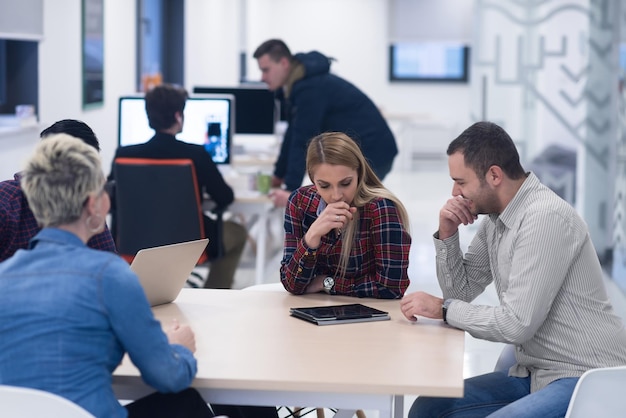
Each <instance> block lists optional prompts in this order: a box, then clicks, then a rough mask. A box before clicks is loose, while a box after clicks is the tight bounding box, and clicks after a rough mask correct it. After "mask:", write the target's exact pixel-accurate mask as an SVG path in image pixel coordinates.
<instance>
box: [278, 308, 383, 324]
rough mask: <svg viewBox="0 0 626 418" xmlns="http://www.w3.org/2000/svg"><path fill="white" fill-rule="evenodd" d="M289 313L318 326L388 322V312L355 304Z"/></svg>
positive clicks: (293, 310) (297, 310) (294, 309)
mask: <svg viewBox="0 0 626 418" xmlns="http://www.w3.org/2000/svg"><path fill="white" fill-rule="evenodd" d="M289 313H290V314H291V316H295V317H296V318H300V319H304V320H305V321H309V322H312V323H314V324H317V325H330V324H350V323H354V322H370V321H386V320H389V319H391V318H390V317H389V313H388V312H384V311H381V310H378V309H374V308H371V307H369V306H365V305H361V304H360V303H353V304H349V305H331V306H314V307H307V308H290V309H289Z"/></svg>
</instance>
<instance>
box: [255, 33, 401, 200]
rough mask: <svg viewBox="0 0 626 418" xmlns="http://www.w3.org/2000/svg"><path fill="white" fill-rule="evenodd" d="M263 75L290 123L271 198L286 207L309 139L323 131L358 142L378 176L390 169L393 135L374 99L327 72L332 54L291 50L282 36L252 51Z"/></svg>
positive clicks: (302, 167)
mask: <svg viewBox="0 0 626 418" xmlns="http://www.w3.org/2000/svg"><path fill="white" fill-rule="evenodd" d="M253 57H254V58H255V59H256V60H257V63H258V65H259V69H260V70H261V80H262V81H263V82H264V83H265V84H267V87H268V88H269V89H270V90H272V91H275V92H276V96H277V98H278V99H279V100H281V103H282V104H283V106H284V113H285V114H286V118H287V122H288V126H287V131H286V132H285V136H284V138H283V142H282V144H281V149H280V154H279V156H278V159H277V161H276V165H275V168H274V176H273V179H272V186H273V187H281V188H283V189H279V190H274V191H273V192H272V193H271V197H272V198H273V199H274V203H275V205H276V206H279V207H282V206H286V204H287V198H288V197H289V194H290V193H289V191H293V190H296V189H297V188H298V187H300V186H301V185H302V180H303V177H304V171H305V165H306V164H305V156H306V149H307V144H308V142H309V140H310V139H311V138H313V137H314V136H316V135H319V134H321V133H324V132H344V133H346V134H347V135H349V136H350V137H351V138H352V139H353V140H354V141H356V142H357V143H358V144H359V147H360V148H361V150H362V151H363V154H364V155H365V158H366V159H367V162H368V163H369V165H370V166H371V167H372V169H373V170H374V173H376V175H377V176H378V178H379V179H381V180H383V179H384V178H385V176H386V175H387V174H388V173H389V172H390V171H391V168H392V165H393V160H394V158H395V156H396V155H397V154H398V147H397V144H396V140H395V138H394V136H393V133H392V132H391V129H390V128H389V125H388V124H387V122H386V121H385V118H384V117H383V115H382V114H381V112H380V110H379V109H378V107H377V106H376V105H375V104H374V102H373V101H372V100H371V99H370V98H369V97H367V95H365V93H363V92H362V91H361V90H360V89H359V88H357V87H356V86H355V85H353V84H352V83H350V82H348V81H346V80H344V79H343V78H341V77H338V76H336V75H334V74H332V73H331V72H330V65H331V62H332V60H333V59H332V58H329V57H327V56H325V55H324V54H321V53H320V52H318V51H311V52H307V53H297V54H295V55H292V54H291V51H290V50H289V48H288V47H287V45H286V44H285V42H283V41H282V40H280V39H270V40H267V41H265V42H263V43H262V44H261V45H259V47H258V48H257V49H256V50H255V51H254V53H253Z"/></svg>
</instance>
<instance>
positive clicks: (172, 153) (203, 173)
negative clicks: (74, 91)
mask: <svg viewBox="0 0 626 418" xmlns="http://www.w3.org/2000/svg"><path fill="white" fill-rule="evenodd" d="M117 157H127V158H158V159H166V158H189V159H191V160H192V161H193V165H194V168H195V169H196V176H197V178H198V190H204V191H205V192H206V193H207V194H208V195H209V196H210V197H211V200H213V201H214V202H215V204H216V209H218V210H223V209H225V208H226V207H227V206H228V205H230V204H231V203H232V202H233V200H235V195H234V194H233V190H232V189H231V188H230V186H229V185H228V184H226V181H224V178H223V177H222V174H221V173H220V172H219V170H218V169H217V165H215V163H214V162H213V160H212V159H211V156H210V155H209V153H208V152H206V151H205V149H204V147H202V146H201V145H195V144H188V143H186V142H183V141H179V140H177V139H176V137H174V136H172V135H169V134H164V133H157V134H156V135H155V136H153V137H152V139H150V141H148V142H146V143H143V144H138V145H130V146H127V147H120V148H118V149H117V151H115V158H117ZM113 164H115V159H114V161H113ZM109 180H114V172H113V167H111V174H109Z"/></svg>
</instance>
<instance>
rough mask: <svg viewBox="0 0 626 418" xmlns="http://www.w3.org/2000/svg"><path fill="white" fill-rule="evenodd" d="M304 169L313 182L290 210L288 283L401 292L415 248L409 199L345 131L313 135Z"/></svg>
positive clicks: (283, 273) (354, 292)
mask: <svg viewBox="0 0 626 418" xmlns="http://www.w3.org/2000/svg"><path fill="white" fill-rule="evenodd" d="M306 170H307V172H308V174H309V178H310V179H311V181H312V182H313V184H312V185H309V186H303V187H300V188H299V189H297V190H295V191H294V192H293V193H292V194H291V196H290V197H289V201H288V203H287V208H286V212H285V249H284V253H283V259H282V262H281V268H280V279H281V282H282V283H283V286H284V287H285V289H287V290H288V291H289V292H291V293H294V294H303V293H314V292H321V291H325V292H327V293H329V294H332V295H348V296H358V297H373V298H385V299H397V298H401V297H402V296H403V295H404V292H405V291H406V289H407V287H408V286H409V277H408V274H407V269H408V266H409V250H410V247H411V236H410V235H409V232H408V228H409V219H408V214H407V211H406V209H405V208H404V205H403V204H402V203H401V202H400V201H399V200H398V198H397V197H395V196H394V195H393V193H391V192H390V191H389V190H387V189H386V188H385V187H384V186H383V185H382V183H381V181H380V180H379V179H378V177H377V176H376V174H375V173H374V171H373V170H372V168H371V167H370V166H369V164H368V163H367V161H366V160H365V157H364V156H363V153H362V152H361V150H360V148H359V147H358V145H357V144H356V143H355V142H354V141H353V140H352V139H351V138H350V137H349V136H347V135H346V134H344V133H341V132H329V133H324V134H321V135H318V136H316V137H315V138H313V139H312V140H311V141H310V143H309V146H308V148H307V152H306Z"/></svg>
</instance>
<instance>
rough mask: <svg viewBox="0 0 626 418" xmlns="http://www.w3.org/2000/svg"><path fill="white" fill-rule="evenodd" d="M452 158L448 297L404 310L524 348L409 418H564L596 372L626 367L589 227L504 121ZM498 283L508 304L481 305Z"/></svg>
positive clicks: (412, 301)
mask: <svg viewBox="0 0 626 418" xmlns="http://www.w3.org/2000/svg"><path fill="white" fill-rule="evenodd" d="M447 154H448V166H449V170H450V176H451V177H452V179H453V181H454V186H453V188H452V195H453V197H452V198H451V199H449V200H448V201H447V202H446V203H445V205H444V206H443V208H442V209H441V210H440V212H439V230H438V231H437V232H436V233H435V235H434V241H435V248H436V251H437V256H436V262H437V278H438V280H439V285H440V286H441V289H442V293H443V299H442V298H439V297H436V296H433V295H429V294H427V293H424V292H415V293H412V294H409V295H406V296H405V297H404V299H403V300H402V302H401V306H402V312H403V313H404V315H405V316H406V318H407V319H409V320H412V321H415V320H416V318H417V316H424V317H428V318H435V319H443V320H444V321H446V322H447V323H448V324H449V325H451V326H453V327H456V328H459V329H462V330H465V331H467V332H469V333H470V334H471V335H472V336H474V337H476V338H482V339H485V340H489V341H497V342H503V343H509V344H513V345H514V346H515V350H516V353H515V357H516V364H515V365H514V366H513V367H511V368H510V370H509V372H508V375H507V374H505V373H502V372H494V373H488V374H485V375H482V376H476V377H473V378H470V379H466V381H465V396H464V397H463V398H460V399H454V398H427V397H420V398H418V399H417V400H416V401H415V403H414V404H413V406H412V408H411V411H410V412H409V418H422V417H442V416H452V415H453V416H454V417H478V416H487V415H488V416H489V417H493V418H495V417H529V418H530V417H542V418H546V417H563V416H564V415H565V412H566V410H567V407H568V404H569V400H570V398H571V395H572V392H573V390H574V387H575V385H576V382H577V381H578V378H579V377H580V376H581V375H582V374H583V373H584V372H585V371H587V370H589V369H593V368H598V367H611V366H618V365H625V364H626V330H625V329H624V325H623V323H622V321H621V319H620V318H619V317H618V316H617V315H616V314H615V313H614V311H613V308H612V306H611V304H610V302H609V299H608V296H607V293H606V289H605V287H604V279H603V273H602V269H601V266H600V262H599V261H598V257H597V254H596V251H595V249H594V247H593V243H592V242H591V238H590V237H589V232H588V229H587V225H586V224H585V222H584V221H583V220H582V219H581V217H580V216H579V215H578V214H577V213H576V211H575V210H574V208H572V207H571V206H570V205H569V204H568V203H567V202H565V201H564V200H563V199H561V198H560V197H559V196H558V195H556V194H555V193H554V192H552V191H551V190H550V189H548V188H547V187H546V186H544V185H542V184H541V183H540V182H539V179H538V178H537V177H536V176H535V175H534V174H532V173H526V172H524V169H523V168H522V166H521V164H520V162H519V155H518V153H517V149H516V148H515V145H514V143H513V141H512V140H511V138H510V137H509V135H508V134H507V133H506V132H505V131H504V130H503V129H502V128H501V127H499V126H498V125H495V124H493V123H490V122H478V123H475V124H474V125H472V126H470V127H469V128H467V129H466V130H465V131H464V132H463V133H461V135H460V136H459V137H458V138H456V139H455V140H454V141H452V143H450V145H449V147H448V150H447ZM479 214H486V215H488V216H487V217H485V219H483V220H482V222H481V224H480V226H479V229H478V231H477V233H476V235H475V237H474V238H473V240H472V242H471V245H470V246H469V248H468V250H467V252H466V253H465V255H464V254H463V253H462V251H461V249H460V246H459V233H458V226H459V225H460V224H463V225H467V224H471V223H473V222H474V221H475V220H476V219H477V215H479ZM492 282H493V283H494V285H495V289H496V292H497V294H498V298H499V300H500V305H499V306H485V305H474V304H471V303H470V302H471V301H472V300H474V299H475V298H476V297H477V296H478V295H479V294H481V293H482V292H483V291H484V290H485V287H487V285H489V284H490V283H492Z"/></svg>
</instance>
